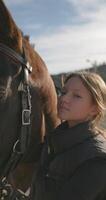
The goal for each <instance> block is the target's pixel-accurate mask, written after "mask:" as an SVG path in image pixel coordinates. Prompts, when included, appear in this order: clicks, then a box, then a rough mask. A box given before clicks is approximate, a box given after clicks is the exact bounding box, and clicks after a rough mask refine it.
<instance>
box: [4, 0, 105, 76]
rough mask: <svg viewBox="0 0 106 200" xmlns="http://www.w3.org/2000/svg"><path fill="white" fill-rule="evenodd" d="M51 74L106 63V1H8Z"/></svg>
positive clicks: (19, 24)
mask: <svg viewBox="0 0 106 200" xmlns="http://www.w3.org/2000/svg"><path fill="white" fill-rule="evenodd" d="M4 1H5V3H6V5H7V6H8V8H9V10H10V12H11V14H12V16H13V18H14V19H15V22H16V24H17V25H18V26H19V27H20V28H21V29H22V30H23V32H24V34H26V35H30V41H31V43H34V44H35V48H36V50H37V52H38V53H39V54H40V56H41V57H42V58H43V60H44V61H45V63H46V65H47V68H48V70H49V72H50V73H51V74H57V73H62V72H69V71H74V70H78V69H84V68H86V67H90V66H91V64H93V63H95V61H96V62H97V63H98V64H99V63H102V62H105V61H106V0H4Z"/></svg>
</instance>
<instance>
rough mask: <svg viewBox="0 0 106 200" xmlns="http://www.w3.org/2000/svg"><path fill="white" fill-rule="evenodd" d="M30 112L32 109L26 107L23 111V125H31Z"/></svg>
mask: <svg viewBox="0 0 106 200" xmlns="http://www.w3.org/2000/svg"><path fill="white" fill-rule="evenodd" d="M30 114H31V110H30V109H24V110H23V111H22V125H30V123H31V121H30Z"/></svg>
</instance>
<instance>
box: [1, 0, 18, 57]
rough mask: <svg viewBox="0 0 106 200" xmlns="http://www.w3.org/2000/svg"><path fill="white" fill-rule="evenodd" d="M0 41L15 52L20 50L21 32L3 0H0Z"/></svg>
mask: <svg viewBox="0 0 106 200" xmlns="http://www.w3.org/2000/svg"><path fill="white" fill-rule="evenodd" d="M0 42H1V43H3V44H5V45H7V46H9V47H10V48H12V49H13V50H15V51H16V52H17V53H21V52H22V34H21V31H20V30H19V29H18V27H17V26H16V24H15V22H14V20H13V18H12V16H11V14H10V12H9V10H8V9H7V7H6V6H5V4H4V2H3V0H0Z"/></svg>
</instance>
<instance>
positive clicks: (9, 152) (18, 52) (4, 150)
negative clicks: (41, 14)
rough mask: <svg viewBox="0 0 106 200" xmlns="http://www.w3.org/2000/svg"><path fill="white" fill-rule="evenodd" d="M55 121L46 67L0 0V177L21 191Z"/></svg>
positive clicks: (54, 102)
mask: <svg viewBox="0 0 106 200" xmlns="http://www.w3.org/2000/svg"><path fill="white" fill-rule="evenodd" d="M59 123H60V120H59V118H58V116H57V95H56V91H55V86H54V82H53V80H52V78H51V76H50V74H49V72H48V69H47V66H46V64H45V62H44V61H43V59H42V58H41V56H40V55H39V53H38V52H37V51H36V50H35V49H34V48H33V47H32V45H31V44H30V41H29V39H28V38H27V37H25V36H24V35H23V33H22V31H21V30H20V29H19V28H18V26H17V25H16V23H15V21H14V19H13V17H12V15H11V13H10V11H9V10H8V8H7V6H6V5H5V4H4V2H3V0H0V177H4V176H5V175H6V173H7V174H9V176H8V179H9V181H10V182H11V184H12V185H13V186H14V187H15V188H20V189H22V190H23V191H26V189H27V188H28V187H29V185H30V182H31V179H32V176H33V171H34V168H35V163H36V162H37V161H38V160H39V158H40V152H41V144H42V143H43V140H44V136H45V134H46V133H49V132H51V130H52V129H53V128H55V127H56V126H57V125H58V124H59ZM14 154H15V159H13V158H14ZM16 157H17V159H16ZM11 163H12V164H11Z"/></svg>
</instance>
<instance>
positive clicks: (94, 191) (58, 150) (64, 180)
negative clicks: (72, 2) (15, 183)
mask: <svg viewBox="0 0 106 200" xmlns="http://www.w3.org/2000/svg"><path fill="white" fill-rule="evenodd" d="M105 108H106V84H105V82H104V81H103V80H102V78H101V77H100V76H99V75H97V74H95V73H89V72H82V73H73V74H71V75H70V76H69V77H68V78H67V79H66V82H65V85H64V88H63V90H62V95H61V97H60V98H59V103H58V115H59V117H60V119H61V120H62V121H63V122H62V123H61V125H59V126H58V127H57V128H56V129H55V130H54V131H53V132H51V133H50V134H48V135H47V137H46V139H45V143H44V146H43V150H42V155H41V160H40V165H39V168H38V170H37V171H36V173H35V176H34V178H33V183H32V189H31V200H68V199H69V200H106V138H105V137H106V135H105V134H106V133H105V131H102V130H101V129H100V128H98V124H99V122H100V120H101V118H102V116H103V113H104V110H105Z"/></svg>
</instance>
